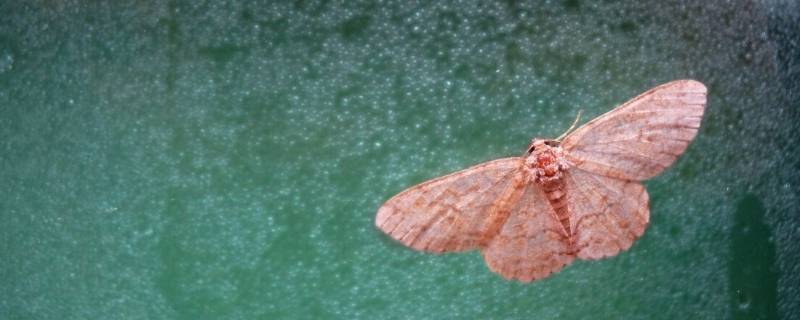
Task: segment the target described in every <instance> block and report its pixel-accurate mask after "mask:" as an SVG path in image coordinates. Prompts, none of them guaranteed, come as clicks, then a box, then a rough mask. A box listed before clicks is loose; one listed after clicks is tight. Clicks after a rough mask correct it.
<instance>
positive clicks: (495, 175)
mask: <svg viewBox="0 0 800 320" xmlns="http://www.w3.org/2000/svg"><path fill="white" fill-rule="evenodd" d="M523 162H524V160H523V159H522V158H519V157H516V158H504V159H498V160H494V161H489V162H485V163H482V164H479V165H476V166H473V167H470V168H467V169H465V170H462V171H458V172H455V173H452V174H449V175H446V176H443V177H440V178H436V179H433V180H429V181H427V182H424V183H421V184H419V185H416V186H414V187H411V188H409V189H407V190H405V191H403V192H401V193H399V194H397V195H396V196H394V197H392V198H391V199H389V200H388V201H386V203H384V204H383V206H381V207H380V209H378V213H377V216H376V217H375V225H376V226H377V227H378V228H379V229H381V230H382V231H383V232H385V233H386V234H388V235H389V236H390V237H392V238H394V239H395V240H397V241H399V242H401V243H403V244H404V245H406V246H408V247H411V248H413V249H416V250H421V251H431V252H451V251H464V250H469V249H474V248H476V247H477V246H479V245H480V244H481V243H482V242H485V241H486V240H488V238H489V237H491V234H488V233H491V231H492V230H491V229H492V226H496V225H497V224H498V223H502V222H499V221H497V220H498V219H504V217H501V216H499V215H496V214H491V212H492V210H493V209H495V207H496V205H497V201H499V199H501V198H503V197H504V195H506V194H507V193H508V192H513V191H514V190H511V189H510V188H513V187H514V182H515V180H518V179H519V178H520V175H521V174H522V171H521V170H519V169H520V168H521V166H522V165H523Z"/></svg>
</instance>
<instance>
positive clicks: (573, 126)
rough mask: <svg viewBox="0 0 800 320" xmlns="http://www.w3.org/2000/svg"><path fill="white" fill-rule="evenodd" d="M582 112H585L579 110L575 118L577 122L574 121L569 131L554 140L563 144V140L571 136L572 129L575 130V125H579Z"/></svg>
mask: <svg viewBox="0 0 800 320" xmlns="http://www.w3.org/2000/svg"><path fill="white" fill-rule="evenodd" d="M581 112H583V110H578V115H577V116H576V117H575V121H572V125H570V126H569V129H567V131H564V133H562V134H561V135H560V136H558V138H555V139H553V140H556V141H558V142H561V139H564V137H566V136H567V134H569V133H570V131H572V129H575V125H577V124H578V121H580V120H581Z"/></svg>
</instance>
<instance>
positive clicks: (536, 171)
mask: <svg viewBox="0 0 800 320" xmlns="http://www.w3.org/2000/svg"><path fill="white" fill-rule="evenodd" d="M529 151H530V154H528V156H527V158H526V159H525V167H526V169H528V171H529V172H530V174H531V177H532V179H533V180H534V181H535V182H546V181H552V180H556V179H560V178H561V176H562V172H563V171H564V170H566V169H567V168H568V165H567V161H566V160H565V159H564V152H563V151H562V150H561V147H558V146H550V145H549V144H546V143H545V141H544V140H535V141H534V142H533V143H532V144H531V148H530V149H529Z"/></svg>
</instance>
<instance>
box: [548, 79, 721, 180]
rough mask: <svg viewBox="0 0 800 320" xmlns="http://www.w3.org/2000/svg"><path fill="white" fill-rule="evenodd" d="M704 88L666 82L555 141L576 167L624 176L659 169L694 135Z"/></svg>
mask: <svg viewBox="0 0 800 320" xmlns="http://www.w3.org/2000/svg"><path fill="white" fill-rule="evenodd" d="M706 92H707V90H706V87H705V86H704V85H703V84H702V83H700V82H697V81H694V80H677V81H672V82H669V83H666V84H663V85H660V86H658V87H655V88H653V89H650V90H649V91H647V92H645V93H643V94H641V95H639V96H638V97H636V98H633V99H631V100H630V101H628V102H626V103H625V104H623V105H621V106H619V107H617V108H615V109H614V110H611V111H609V112H608V113H606V114H604V115H602V116H600V117H597V118H595V119H593V120H592V121H589V122H588V123H586V124H585V125H583V126H581V127H580V128H578V129H577V130H575V132H573V133H571V134H570V135H568V136H567V137H566V138H564V140H563V141H562V143H561V146H562V148H564V150H565V151H566V157H567V159H568V160H569V161H570V162H572V163H573V164H574V165H575V166H577V167H578V168H581V169H583V170H587V171H591V172H594V173H597V174H601V175H605V176H609V177H615V178H620V179H627V180H644V179H648V178H651V177H653V176H655V175H657V174H658V173H660V172H661V171H662V170H664V168H666V167H668V166H669V165H670V164H672V163H673V162H674V161H675V159H676V158H677V157H678V156H679V155H680V154H681V153H683V151H684V150H686V147H687V146H688V145H689V142H691V141H692V139H693V138H694V137H695V135H696V134H697V129H698V128H699V127H700V121H701V120H702V117H703V111H704V109H705V104H706Z"/></svg>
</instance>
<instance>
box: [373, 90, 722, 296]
mask: <svg viewBox="0 0 800 320" xmlns="http://www.w3.org/2000/svg"><path fill="white" fill-rule="evenodd" d="M706 92H707V90H706V87H705V86H704V85H703V84H702V83H700V82H697V81H694V80H677V81H672V82H669V83H666V84H663V85H660V86H657V87H655V88H653V89H650V90H649V91H646V92H645V93H642V94H641V95H639V96H637V97H635V98H633V99H631V100H630V101H628V102H626V103H625V104H622V105H620V106H619V107H617V108H615V109H613V110H611V111H609V112H608V113H605V114H603V115H601V116H599V117H597V118H595V119H593V120H591V121H589V122H587V123H586V124H584V125H583V126H581V127H580V128H578V129H576V130H575V131H572V132H571V133H570V131H571V130H572V129H573V128H574V127H575V124H576V123H577V122H578V119H576V120H575V122H574V123H573V124H572V127H570V129H569V130H567V132H565V133H564V134H562V135H561V136H560V137H558V138H555V139H539V138H534V139H533V140H532V141H531V142H530V144H529V145H528V147H527V149H526V150H525V152H524V154H523V155H522V156H520V157H510V158H502V159H497V160H493V161H488V162H484V163H481V164H478V165H476V166H473V167H470V168H467V169H465V170H462V171H458V172H455V173H451V174H449V175H446V176H443V177H439V178H436V179H432V180H429V181H426V182H423V183H421V184H419V185H416V186H413V187H411V188H409V189H407V190H405V191H403V192H401V193H399V194H397V195H395V196H394V197H392V198H391V199H389V200H388V201H386V203H384V204H383V205H382V206H381V207H380V208H379V209H378V212H377V215H376V217H375V225H376V226H377V227H378V228H379V229H380V230H382V231H383V232H385V233H386V234H387V235H389V236H390V237H391V238H393V239H395V240H397V241H399V242H400V243H402V244H403V245H405V246H408V247H410V248H413V249H415V250H419V251H427V252H434V253H443V252H460V251H466V250H474V249H477V250H480V252H481V255H482V256H483V259H484V261H485V262H486V264H487V265H488V267H489V269H490V270H492V271H493V272H496V273H498V274H500V275H501V276H502V277H504V278H506V279H515V280H518V281H521V282H530V281H533V280H537V279H542V278H544V277H547V276H548V275H550V274H552V273H554V272H557V271H559V270H561V269H562V268H563V267H564V266H566V265H568V264H570V263H571V262H572V261H573V260H575V259H576V258H577V259H584V260H595V259H601V258H605V257H611V256H614V255H616V254H617V253H619V252H620V251H624V250H627V249H628V248H630V247H631V245H632V244H633V242H634V241H635V240H636V239H637V238H638V237H640V236H641V235H642V234H643V233H644V231H645V228H646V227H647V224H648V221H649V208H648V196H647V191H645V188H644V186H642V184H641V183H640V181H642V180H646V179H650V178H652V177H653V176H655V175H657V174H659V173H660V172H662V171H663V170H664V169H665V168H667V167H669V166H670V165H671V164H672V163H673V162H674V161H675V159H677V158H678V156H680V155H681V154H682V153H683V152H684V150H685V149H686V147H687V146H688V145H689V143H690V142H691V141H692V139H694V137H695V135H696V134H697V130H698V129H699V127H700V122H701V120H702V117H703V111H704V108H705V104H706Z"/></svg>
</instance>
